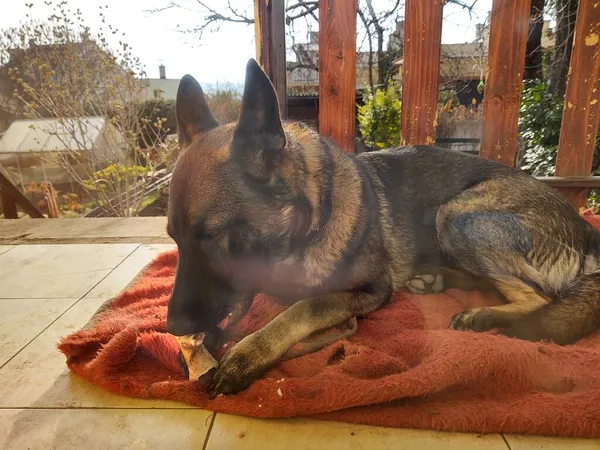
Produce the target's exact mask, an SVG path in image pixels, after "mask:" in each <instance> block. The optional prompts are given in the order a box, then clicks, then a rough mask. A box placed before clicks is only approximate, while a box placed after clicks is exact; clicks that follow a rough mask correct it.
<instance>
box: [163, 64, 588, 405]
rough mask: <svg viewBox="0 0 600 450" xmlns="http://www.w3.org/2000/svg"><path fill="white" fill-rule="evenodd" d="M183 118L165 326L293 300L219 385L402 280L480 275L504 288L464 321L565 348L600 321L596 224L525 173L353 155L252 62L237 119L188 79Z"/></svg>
mask: <svg viewBox="0 0 600 450" xmlns="http://www.w3.org/2000/svg"><path fill="white" fill-rule="evenodd" d="M177 120H178V133H179V142H180V145H181V148H182V153H181V154H180V156H179V158H178V160H177V162H176V165H175V168H174V171H173V177H172V181H171V188H170V189H171V190H170V205H169V212H168V232H169V234H170V236H172V238H173V239H174V240H175V242H176V243H177V246H178V250H179V262H178V265H177V272H176V278H175V284H174V287H173V291H172V294H171V297H170V301H169V305H168V315H167V325H166V328H167V331H168V332H170V333H172V334H173V335H176V336H181V335H188V334H194V333H199V332H206V333H210V332H212V331H214V330H215V329H216V327H217V325H218V324H219V323H220V322H221V321H222V320H223V319H224V318H225V317H226V316H228V315H229V314H230V313H232V311H234V310H235V311H238V313H237V316H238V317H239V316H241V315H243V314H244V313H245V312H246V311H247V310H248V308H249V307H250V305H251V303H252V299H253V297H254V295H255V294H256V293H258V292H262V293H265V294H267V295H269V296H271V297H272V298H273V299H275V300H276V301H278V302H279V303H281V304H282V305H284V306H288V308H287V309H286V310H285V311H284V312H283V313H281V314H280V315H279V316H278V317H277V318H275V319H274V320H272V321H271V322H270V323H268V324H267V325H266V326H265V327H263V328H262V329H260V330H258V331H256V332H255V333H252V334H250V335H248V336H246V337H245V338H243V339H242V340H241V341H240V342H238V343H237V344H236V345H235V346H233V348H232V349H231V350H230V351H229V352H228V353H227V354H226V355H225V356H224V357H223V358H222V360H221V361H220V364H219V367H218V368H217V370H216V372H215V373H214V374H213V378H212V385H211V387H210V389H211V392H212V394H213V395H217V394H220V393H222V394H232V393H236V392H238V391H240V390H243V389H245V388H246V387H248V386H249V384H250V383H251V382H252V380H254V379H256V378H257V377H259V376H260V375H261V374H263V373H264V371H265V370H266V369H268V368H269V367H270V366H272V365H273V364H274V363H275V362H276V361H277V360H279V359H280V358H281V357H282V356H283V355H284V354H285V353H286V351H288V349H289V348H290V347H292V346H294V344H296V343H298V342H300V341H302V340H303V339H305V338H307V337H308V336H310V335H311V334H313V333H315V332H317V331H319V330H324V329H327V328H330V327H333V326H336V325H338V324H341V323H344V322H345V321H348V320H349V319H351V318H355V317H357V316H363V315H365V314H368V313H370V312H372V311H374V310H376V309H378V308H380V307H382V306H383V305H385V304H386V302H388V301H389V300H390V297H391V296H392V294H393V293H394V292H395V291H398V290H400V289H403V288H408V289H409V290H411V291H413V292H423V293H425V292H432V291H435V292H439V291H442V290H444V289H447V288H449V287H461V288H465V289H468V288H477V287H478V284H480V283H483V284H484V285H486V286H490V287H492V288H493V289H494V290H495V291H496V292H499V293H500V294H501V295H502V296H503V297H504V298H505V299H506V304H504V305H501V306H494V307H487V308H476V309H471V310H468V311H464V312H461V313H459V314H457V315H455V316H454V317H453V318H452V321H451V323H450V324H449V326H450V328H452V329H454V330H472V331H477V332H483V331H488V330H492V329H498V331H499V332H500V333H503V334H504V335H507V336H510V337H515V338H520V339H526V340H531V341H539V340H549V341H554V342H555V343H558V344H569V343H573V342H574V341H576V340H577V339H579V338H581V337H583V336H586V335H588V334H590V333H592V332H593V331H595V330H596V329H597V328H598V327H599V325H600V295H599V293H600V270H599V265H600V259H599V257H600V255H599V253H600V233H598V232H597V231H596V230H595V229H594V228H593V227H592V226H591V225H589V224H588V223H587V222H586V221H585V220H584V219H583V218H582V217H580V215H579V214H578V212H577V211H576V209H575V208H574V207H572V206H571V205H570V204H569V203H568V202H567V201H566V199H565V198H563V197H562V196H561V195H560V194H558V193H557V192H555V191H554V190H553V189H552V188H550V187H547V186H546V185H545V184H543V183H542V182H540V181H538V180H536V179H535V178H533V177H531V176H529V175H527V174H525V173H523V172H521V171H520V170H518V169H514V168H510V167H507V166H504V165H501V164H498V163H495V162H492V161H489V160H486V159H483V158H480V157H478V156H473V155H468V154H463V153H460V152H455V151H451V150H445V149H440V148H434V147H425V146H417V147H405V148H396V149H388V150H382V151H377V152H370V153H363V154H359V155H351V154H347V153H345V152H343V151H342V150H341V149H340V148H339V147H338V146H337V145H336V144H335V143H333V142H332V141H330V140H328V139H326V138H324V137H322V136H320V135H319V134H318V133H317V132H315V131H313V130H312V129H311V128H309V127H307V126H305V125H303V124H300V123H295V122H282V120H281V119H280V113H279V107H278V102H277V97H276V94H275V91H274V89H273V86H272V84H271V83H270V81H269V79H268V78H267V76H266V75H265V73H264V72H263V71H262V70H261V68H260V67H259V65H258V64H257V63H256V61H254V60H253V59H251V60H250V61H249V62H248V64H247V67H246V80H245V87H244V93H243V97H242V106H241V112H240V116H239V120H238V122H237V123H235V124H227V125H220V124H219V123H217V121H216V120H215V118H214V117H213V115H212V113H211V111H210V110H209V107H208V104H207V102H206V100H205V97H204V94H203V92H202V89H201V87H200V85H199V84H198V82H197V81H196V80H195V79H194V78H193V77H191V76H189V75H186V76H184V77H183V78H182V80H181V82H180V85H179V91H178V94H177ZM240 311H241V312H240Z"/></svg>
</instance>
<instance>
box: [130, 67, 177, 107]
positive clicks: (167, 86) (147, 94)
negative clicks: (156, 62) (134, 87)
mask: <svg viewBox="0 0 600 450" xmlns="http://www.w3.org/2000/svg"><path fill="white" fill-rule="evenodd" d="M158 75H159V77H158V78H145V79H143V80H141V82H142V86H143V88H142V92H141V93H140V99H141V100H142V101H144V100H173V101H175V100H176V99H177V89H178V88H179V81H180V78H167V74H166V68H165V66H164V65H162V64H161V65H160V66H158Z"/></svg>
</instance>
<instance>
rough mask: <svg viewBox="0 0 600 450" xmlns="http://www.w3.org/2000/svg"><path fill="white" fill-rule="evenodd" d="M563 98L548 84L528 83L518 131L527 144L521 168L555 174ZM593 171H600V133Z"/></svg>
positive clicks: (522, 102)
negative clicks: (555, 93) (549, 87)
mask: <svg viewBox="0 0 600 450" xmlns="http://www.w3.org/2000/svg"><path fill="white" fill-rule="evenodd" d="M563 107H564V98H562V97H556V96H554V95H553V94H552V93H551V92H550V91H549V90H548V89H546V85H545V84H544V83H541V82H534V83H531V84H528V85H525V86H524V88H523V92H522V98H521V109H520V114H519V131H520V134H521V139H522V141H523V145H524V147H525V154H524V157H523V161H524V165H522V166H521V169H522V170H524V171H525V172H527V173H530V174H531V175H534V176H552V175H554V170H555V165H556V154H557V151H558V141H559V136H560V125H561V122H562V113H563ZM592 174H593V175H598V174H600V134H599V135H598V139H597V140H596V150H595V152H594V161H593V165H592Z"/></svg>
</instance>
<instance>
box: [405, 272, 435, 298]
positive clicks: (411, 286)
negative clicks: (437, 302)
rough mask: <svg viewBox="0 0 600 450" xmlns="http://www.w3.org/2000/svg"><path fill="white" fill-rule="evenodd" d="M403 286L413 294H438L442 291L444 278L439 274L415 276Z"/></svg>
mask: <svg viewBox="0 0 600 450" xmlns="http://www.w3.org/2000/svg"><path fill="white" fill-rule="evenodd" d="M405 286H406V289H408V290H409V291H410V292H412V293H413V294H438V293H440V292H442V291H443V290H444V276H443V275H442V274H440V273H438V274H437V275H433V274H429V273H427V274H421V275H415V277H414V278H413V279H411V280H408V281H407V282H406V284H405Z"/></svg>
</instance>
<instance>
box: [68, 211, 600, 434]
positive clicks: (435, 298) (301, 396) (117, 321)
mask: <svg viewBox="0 0 600 450" xmlns="http://www.w3.org/2000/svg"><path fill="white" fill-rule="evenodd" d="M586 218H587V219H588V220H589V221H590V222H592V223H593V224H594V225H595V226H597V227H598V228H600V218H598V216H590V215H587V216H586ZM176 262H177V254H176V252H169V253H166V254H163V255H161V256H159V257H158V258H157V259H156V260H155V261H154V262H153V263H152V264H150V265H149V267H148V268H147V270H146V271H145V273H144V275H143V276H142V277H141V278H140V279H139V280H138V281H137V283H136V285H135V286H134V287H132V288H130V289H128V290H126V291H125V292H123V293H121V294H120V295H119V296H117V297H116V298H115V299H114V300H113V301H112V302H111V303H110V305H109V306H108V307H107V309H105V310H103V311H102V312H99V313H97V314H96V316H95V317H94V318H93V320H92V321H91V322H90V324H88V326H86V327H85V328H84V329H83V330H81V331H78V332H76V333H73V334H71V335H70V336H68V337H66V338H65V339H63V340H62V341H61V343H60V344H59V349H60V351H62V352H63V353H64V354H65V355H66V356H67V364H68V366H69V368H70V369H71V370H72V371H73V372H75V373H77V374H79V375H80V376H82V377H84V378H86V379H88V380H90V381H91V382H92V383H95V384H97V385H99V386H102V387H104V388H106V389H108V390H111V391H113V392H116V393H119V394H123V395H129V396H135V397H143V398H160V399H170V400H175V401H180V402H185V403H189V404H192V405H195V406H199V407H202V408H206V409H209V410H213V411H217V412H225V413H232V414H240V415H246V416H252V417H292V416H311V417H315V418H319V419H328V420H338V421H347V422H356V423H363V424H372V425H380V426H388V427H411V428H426V429H435V430H449V431H450V430H451V431H465V432H477V433H491V432H507V433H529V434H548V435H560V436H589V437H591V436H595V437H598V436H600V333H596V334H595V335H593V336H591V337H589V338H586V339H584V340H582V341H580V342H579V343H577V344H576V345H573V346H565V347H560V346H556V345H551V344H539V343H530V342H524V341H518V340H514V339H508V338H505V337H503V336H499V335H494V334H493V333H484V334H478V333H471V332H456V331H451V330H448V329H447V326H448V323H449V321H450V318H451V317H452V315H453V314H455V313H457V312H459V311H461V310H463V309H465V308H470V307H473V306H481V305H491V304H498V303H499V299H498V298H489V297H488V298H485V297H483V296H482V295H481V294H479V293H476V292H472V293H465V292H461V291H449V292H447V293H445V294H437V295H427V296H415V295H409V294H405V293H399V294H397V295H396V296H395V297H394V299H393V301H392V302H390V303H389V304H388V305H387V306H385V307H384V308H382V309H381V310H378V311H376V312H374V313H372V314H369V315H368V316H367V317H365V318H363V319H362V320H359V329H358V332H357V334H356V335H355V336H354V337H352V338H351V339H350V340H349V341H341V342H337V343H335V344H332V345H330V346H329V347H327V348H325V349H323V350H321V351H319V352H316V353H313V354H311V355H306V356H303V357H300V358H296V359H292V360H289V361H286V362H283V363H280V364H279V365H277V366H275V367H274V368H272V369H271V370H270V371H268V372H267V373H266V374H265V376H264V377H263V378H261V379H259V380H257V381H255V382H254V383H253V384H252V385H251V386H250V388H248V389H247V390H246V391H244V392H241V393H239V394H237V395H234V396H225V397H217V398H215V399H214V400H209V398H208V395H207V394H206V392H205V390H204V386H202V385H200V384H198V383H193V382H189V381H186V380H185V378H184V377H183V374H182V371H181V369H180V368H179V366H178V364H177V352H178V348H177V343H176V341H175V339H174V338H173V337H172V336H170V335H168V334H166V333H165V330H164V327H165V317H166V309H167V302H168V298H169V293H170V290H171V287H172V284H173V276H174V271H175V266H176ZM280 311H281V309H280V307H278V306H276V305H274V304H273V303H271V302H270V301H269V300H268V299H267V298H265V297H264V296H258V297H257V299H256V301H255V302H254V304H253V306H252V308H251V310H250V311H249V313H248V314H247V316H246V317H245V318H244V319H243V321H242V322H241V323H240V324H239V327H240V328H241V329H243V330H244V331H247V332H250V331H253V330H256V329H257V328H259V327H261V326H262V325H264V324H265V323H266V322H267V321H268V320H270V319H271V318H273V317H274V316H275V315H277V314H278V313H279V312H280Z"/></svg>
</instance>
